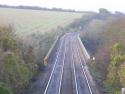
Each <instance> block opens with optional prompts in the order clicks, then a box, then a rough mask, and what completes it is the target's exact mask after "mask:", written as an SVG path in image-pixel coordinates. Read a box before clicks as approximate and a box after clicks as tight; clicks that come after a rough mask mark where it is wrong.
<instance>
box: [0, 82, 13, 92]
mask: <svg viewBox="0 0 125 94" xmlns="http://www.w3.org/2000/svg"><path fill="white" fill-rule="evenodd" d="M0 94H12V92H11V91H10V89H9V88H8V87H7V86H6V85H5V84H4V83H2V82H0Z"/></svg>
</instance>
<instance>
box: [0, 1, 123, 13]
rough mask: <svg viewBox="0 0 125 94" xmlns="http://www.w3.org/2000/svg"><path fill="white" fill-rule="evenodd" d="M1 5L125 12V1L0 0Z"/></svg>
mask: <svg viewBox="0 0 125 94" xmlns="http://www.w3.org/2000/svg"><path fill="white" fill-rule="evenodd" d="M0 4H9V5H35V6H41V7H49V8H51V7H58V8H65V9H76V10H88V11H91V10H94V11H97V10H98V9H99V8H107V9H109V10H111V11H115V10H118V11H122V12H125V1H123V0H0Z"/></svg>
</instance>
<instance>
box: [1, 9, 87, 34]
mask: <svg viewBox="0 0 125 94" xmlns="http://www.w3.org/2000/svg"><path fill="white" fill-rule="evenodd" d="M86 14H87V13H71V12H52V11H40V10H24V9H10V8H0V20H1V22H2V24H3V23H9V24H12V25H14V28H15V30H16V31H17V34H29V33H32V32H36V31H37V32H40V33H41V32H42V33H44V32H47V31H50V30H52V29H55V28H57V27H58V26H62V27H65V26H67V25H68V24H70V23H71V22H73V20H74V19H77V18H80V17H82V16H83V15H86Z"/></svg>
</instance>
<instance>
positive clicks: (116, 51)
mask: <svg viewBox="0 0 125 94" xmlns="http://www.w3.org/2000/svg"><path fill="white" fill-rule="evenodd" d="M111 60H112V61H111V63H110V65H109V68H108V69H109V71H108V74H107V79H106V81H105V82H104V83H105V86H106V85H107V86H110V87H111V88H112V89H113V91H112V93H113V94H118V93H115V92H117V91H120V88H121V86H123V87H124V86H125V84H124V83H125V79H124V78H125V69H124V68H123V67H124V66H125V64H124V61H125V48H124V46H123V45H121V44H119V43H116V44H115V45H114V46H113V47H112V51H111ZM110 91H111V90H110Z"/></svg>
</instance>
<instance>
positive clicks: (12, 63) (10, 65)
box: [2, 52, 32, 88]
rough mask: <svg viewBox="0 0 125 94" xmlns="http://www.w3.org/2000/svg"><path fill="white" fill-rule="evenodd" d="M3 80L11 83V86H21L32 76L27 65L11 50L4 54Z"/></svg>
mask: <svg viewBox="0 0 125 94" xmlns="http://www.w3.org/2000/svg"><path fill="white" fill-rule="evenodd" d="M4 62H5V63H4V65H3V68H2V71H3V75H2V76H3V81H4V82H5V83H6V84H8V85H12V86H13V88H18V87H22V86H23V85H24V84H26V83H28V81H29V79H31V77H32V72H31V71H30V70H29V69H28V66H27V65H26V64H25V63H24V62H23V61H22V60H21V59H20V58H19V56H18V55H17V54H15V53H13V52H8V53H6V54H5V56H4Z"/></svg>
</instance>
